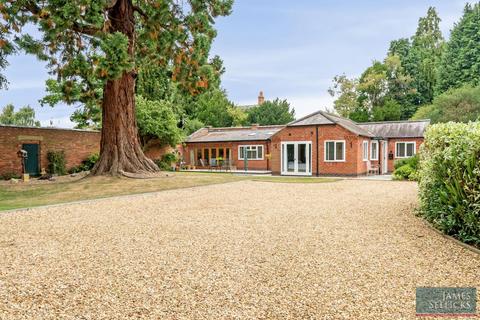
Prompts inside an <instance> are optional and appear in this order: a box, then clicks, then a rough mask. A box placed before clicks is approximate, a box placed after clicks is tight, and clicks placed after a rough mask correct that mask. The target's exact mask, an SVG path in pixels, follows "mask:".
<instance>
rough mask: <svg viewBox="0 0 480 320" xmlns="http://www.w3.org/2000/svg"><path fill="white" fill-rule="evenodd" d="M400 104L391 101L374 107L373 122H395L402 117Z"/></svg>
mask: <svg viewBox="0 0 480 320" xmlns="http://www.w3.org/2000/svg"><path fill="white" fill-rule="evenodd" d="M401 108H402V107H401V105H400V103H398V102H397V101H395V100H393V99H390V100H387V101H385V102H384V103H383V105H381V106H377V107H374V108H373V110H372V113H373V121H395V120H400V119H401V117H402V109H401Z"/></svg>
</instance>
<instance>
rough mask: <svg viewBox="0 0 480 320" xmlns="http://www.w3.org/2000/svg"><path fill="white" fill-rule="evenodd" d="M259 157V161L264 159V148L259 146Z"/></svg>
mask: <svg viewBox="0 0 480 320" xmlns="http://www.w3.org/2000/svg"><path fill="white" fill-rule="evenodd" d="M257 157H258V159H262V157H263V146H258V149H257Z"/></svg>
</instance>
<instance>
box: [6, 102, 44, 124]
mask: <svg viewBox="0 0 480 320" xmlns="http://www.w3.org/2000/svg"><path fill="white" fill-rule="evenodd" d="M0 124H9V125H16V126H25V127H40V121H37V120H35V110H34V109H33V108H31V107H30V106H25V107H22V108H20V109H18V111H17V112H15V107H14V106H13V105H12V104H8V105H6V106H5V107H4V108H3V109H2V113H0Z"/></svg>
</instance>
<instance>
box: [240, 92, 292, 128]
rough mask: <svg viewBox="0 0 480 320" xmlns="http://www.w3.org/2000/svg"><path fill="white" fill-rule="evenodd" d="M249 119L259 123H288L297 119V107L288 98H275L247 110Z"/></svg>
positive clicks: (251, 121)
mask: <svg viewBox="0 0 480 320" xmlns="http://www.w3.org/2000/svg"><path fill="white" fill-rule="evenodd" d="M247 115H248V117H247V121H248V122H249V123H251V124H252V123H256V124H259V125H277V124H287V123H289V122H291V121H293V120H295V109H294V108H290V103H288V102H287V100H280V99H278V98H277V99H275V100H273V101H265V102H264V103H262V104H260V105H258V106H255V107H252V108H250V109H249V110H248V111H247Z"/></svg>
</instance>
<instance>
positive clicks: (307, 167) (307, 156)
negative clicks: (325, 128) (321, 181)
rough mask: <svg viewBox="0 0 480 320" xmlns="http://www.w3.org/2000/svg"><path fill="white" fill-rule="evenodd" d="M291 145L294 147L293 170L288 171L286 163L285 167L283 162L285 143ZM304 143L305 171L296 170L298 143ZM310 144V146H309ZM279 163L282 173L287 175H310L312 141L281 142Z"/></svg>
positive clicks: (285, 157)
mask: <svg viewBox="0 0 480 320" xmlns="http://www.w3.org/2000/svg"><path fill="white" fill-rule="evenodd" d="M289 144H291V145H293V146H294V147H293V148H294V153H293V154H294V170H293V172H289V171H288V163H287V168H285V162H284V161H286V160H287V145H289ZM299 144H305V159H306V163H305V172H299V171H298V145H299ZM309 146H310V147H309ZM280 153H281V157H280V158H281V159H280V160H281V161H280V162H281V163H280V170H281V174H282V175H289V176H311V175H312V169H311V168H312V141H285V142H282V144H281V149H280Z"/></svg>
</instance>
